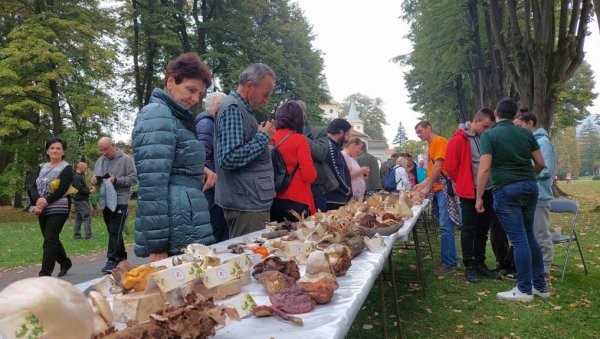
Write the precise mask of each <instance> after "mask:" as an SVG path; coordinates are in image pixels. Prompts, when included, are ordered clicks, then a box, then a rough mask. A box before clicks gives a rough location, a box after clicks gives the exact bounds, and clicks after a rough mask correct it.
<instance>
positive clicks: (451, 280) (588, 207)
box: [348, 180, 600, 338]
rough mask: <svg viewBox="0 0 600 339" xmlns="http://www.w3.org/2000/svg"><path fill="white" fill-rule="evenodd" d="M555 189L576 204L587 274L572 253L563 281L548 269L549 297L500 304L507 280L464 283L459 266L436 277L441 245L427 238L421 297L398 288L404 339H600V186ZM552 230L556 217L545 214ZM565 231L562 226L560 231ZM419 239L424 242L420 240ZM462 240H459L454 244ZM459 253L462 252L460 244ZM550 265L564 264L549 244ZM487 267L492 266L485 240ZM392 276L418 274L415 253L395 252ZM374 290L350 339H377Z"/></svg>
mask: <svg viewBox="0 0 600 339" xmlns="http://www.w3.org/2000/svg"><path fill="white" fill-rule="evenodd" d="M560 187H561V188H562V189H563V190H565V191H566V192H569V193H571V194H573V196H574V198H575V199H576V200H577V201H578V203H579V208H580V214H579V217H578V222H577V227H578V228H577V231H578V235H579V237H580V242H581V246H582V250H583V252H584V258H585V260H586V264H587V268H588V271H589V274H588V275H587V276H586V275H585V274H584V271H583V265H582V264H581V260H580V258H579V253H578V252H577V247H576V246H575V247H574V248H572V249H571V255H570V257H569V263H568V265H567V271H566V273H565V279H564V281H563V282H560V281H559V279H560V272H559V271H558V267H557V268H556V270H555V271H553V272H552V276H553V278H557V279H556V280H553V287H554V295H553V296H552V297H551V298H549V299H546V300H542V299H539V298H536V299H535V300H534V302H531V303H515V302H506V301H499V300H497V298H496V293H497V292H500V291H506V290H509V289H511V288H512V287H513V286H514V284H515V283H514V282H513V281H508V280H504V281H499V280H483V281H482V282H481V283H478V284H467V283H466V282H465V279H464V276H463V270H462V268H461V269H459V270H458V271H457V273H456V274H454V275H452V276H448V277H440V278H438V277H436V276H434V275H433V273H432V271H433V268H434V267H435V266H436V265H437V263H438V262H439V240H438V239H435V238H436V236H435V235H434V237H433V240H434V243H433V250H434V256H433V259H431V258H428V259H427V260H425V272H426V275H427V288H426V295H424V294H423V293H422V292H421V291H420V290H419V288H418V286H414V285H413V286H410V285H407V284H404V285H399V288H398V297H399V300H398V303H399V306H400V314H401V316H400V320H399V322H400V326H401V330H402V336H403V337H404V336H406V337H409V338H414V337H421V338H436V337H445V338H534V337H537V338H599V337H600V282H599V281H600V272H599V268H600V212H598V211H594V209H595V207H596V206H598V205H600V181H591V180H585V181H584V180H577V181H573V182H572V183H571V184H570V185H566V184H565V183H564V182H563V183H561V184H560ZM551 219H552V225H551V229H552V228H553V227H554V226H555V225H557V224H558V223H560V222H561V219H562V218H561V217H557V216H555V215H551ZM565 232H566V227H563V233H565ZM421 239H422V238H421ZM459 245H460V238H459V237H458V235H457V246H459ZM458 248H459V255H460V247H458ZM554 249H555V255H554V263H555V264H558V263H562V262H563V261H564V254H565V250H566V245H555V247H554ZM487 258H488V265H489V266H491V267H494V266H495V262H494V261H495V260H494V259H493V258H494V256H493V254H492V252H491V247H490V246H489V243H488V255H487ZM393 259H394V262H395V264H394V267H395V270H396V276H398V277H400V276H401V275H402V274H410V273H415V272H416V267H415V265H416V262H415V260H414V251H407V250H401V251H400V252H399V251H395V253H394V258H393ZM386 302H387V308H386V312H387V317H388V321H387V323H388V334H389V335H390V336H392V337H394V336H395V335H396V333H397V332H396V330H395V328H393V327H392V326H393V324H394V322H396V321H398V320H397V319H395V315H394V308H393V304H392V293H391V284H390V283H386ZM379 312H380V306H379V290H378V288H377V284H376V285H375V287H374V288H373V289H372V290H371V293H370V295H369V297H368V299H367V300H366V302H365V304H364V305H363V307H362V310H361V311H360V313H359V314H358V316H357V317H356V319H355V320H354V323H353V325H352V328H351V330H350V332H349V333H348V338H380V337H381V336H382V331H381V316H380V314H379Z"/></svg>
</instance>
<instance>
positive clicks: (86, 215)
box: [72, 162, 96, 240]
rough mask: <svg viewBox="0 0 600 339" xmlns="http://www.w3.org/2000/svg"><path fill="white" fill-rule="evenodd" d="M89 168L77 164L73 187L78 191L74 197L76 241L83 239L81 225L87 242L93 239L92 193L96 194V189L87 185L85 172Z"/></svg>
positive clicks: (83, 163) (83, 164)
mask: <svg viewBox="0 0 600 339" xmlns="http://www.w3.org/2000/svg"><path fill="white" fill-rule="evenodd" d="M87 169H88V166H87V164H86V163H85V162H80V163H78V164H77V168H76V169H75V173H74V174H73V183H72V185H73V187H75V188H76V189H77V193H76V194H74V195H73V205H74V206H75V224H74V225H73V229H74V231H75V234H74V238H75V240H80V239H81V224H83V229H84V230H85V240H89V239H91V238H92V217H91V215H90V201H89V197H90V193H95V192H96V188H95V187H94V186H92V187H91V190H90V188H88V186H87V185H86V183H85V172H86V171H87Z"/></svg>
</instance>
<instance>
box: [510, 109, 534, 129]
mask: <svg viewBox="0 0 600 339" xmlns="http://www.w3.org/2000/svg"><path fill="white" fill-rule="evenodd" d="M515 119H519V120H523V121H525V122H530V121H531V122H533V127H536V126H537V117H536V116H535V113H533V112H529V111H526V112H519V113H517V115H515Z"/></svg>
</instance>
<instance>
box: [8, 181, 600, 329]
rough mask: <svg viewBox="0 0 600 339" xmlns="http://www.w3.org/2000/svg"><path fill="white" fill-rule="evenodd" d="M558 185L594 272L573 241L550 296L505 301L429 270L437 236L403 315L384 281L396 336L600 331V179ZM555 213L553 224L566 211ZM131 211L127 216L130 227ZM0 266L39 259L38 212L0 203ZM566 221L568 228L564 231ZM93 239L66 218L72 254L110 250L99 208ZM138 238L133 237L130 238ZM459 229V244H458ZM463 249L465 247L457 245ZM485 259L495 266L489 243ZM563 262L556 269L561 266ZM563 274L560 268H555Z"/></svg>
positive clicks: (371, 300) (375, 312)
mask: <svg viewBox="0 0 600 339" xmlns="http://www.w3.org/2000/svg"><path fill="white" fill-rule="evenodd" d="M561 188H562V189H563V190H565V191H567V192H569V193H571V194H573V198H575V199H576V200H577V201H578V202H579V204H580V214H579V219H578V223H577V226H578V231H579V236H580V240H581V245H582V247H583V251H584V256H585V259H586V262H587V266H588V270H589V275H587V276H586V275H584V273H583V266H582V264H581V260H580V258H579V254H578V252H577V249H576V247H574V248H572V251H571V257H570V259H569V264H568V267H567V273H566V275H565V279H564V282H560V281H558V280H556V279H555V280H554V281H553V287H554V292H555V294H554V295H553V296H552V297H551V298H550V299H548V300H541V299H538V298H536V299H535V301H534V302H532V303H528V304H527V303H511V302H501V301H498V300H497V299H496V293H497V292H499V291H504V290H508V289H510V288H512V287H513V284H514V282H512V281H507V280H505V281H498V280H484V281H482V282H481V283H478V284H467V283H466V282H465V280H464V277H463V275H462V269H461V270H459V271H458V272H457V273H456V274H455V275H453V276H449V277H444V278H437V277H435V276H434V275H433V274H432V270H433V267H434V266H435V265H436V264H437V263H438V262H439V241H438V240H437V239H436V236H437V234H434V235H433V237H432V240H433V249H434V255H433V258H431V257H429V258H427V259H426V260H425V271H426V275H427V284H428V285H427V288H426V293H425V294H424V293H422V291H421V290H420V288H419V287H418V286H415V285H407V284H400V285H399V289H398V296H399V300H398V303H399V306H400V313H401V316H400V319H396V318H395V315H394V308H393V304H392V299H393V298H392V293H391V285H390V283H389V282H386V285H385V286H386V288H385V293H386V301H387V308H386V310H387V317H388V333H389V334H390V336H392V337H394V336H396V333H397V332H396V329H395V328H394V327H393V325H394V323H397V322H399V323H400V326H401V330H402V335H403V336H406V337H410V338H413V337H423V338H435V337H449V338H456V337H459V338H472V337H477V338H481V337H483V338H501V337H506V338H531V337H555V338H593V337H599V336H600V307H599V306H598V305H599V304H600V283H599V281H600V273H599V270H598V269H599V263H600V235H599V231H600V212H598V211H595V210H594V209H595V207H596V206H598V205H600V181H592V180H577V181H574V182H573V183H572V184H570V185H566V184H565V183H564V182H563V183H561ZM553 217H554V218H553V219H552V223H553V226H555V225H556V224H558V223H559V222H561V218H558V217H555V216H553ZM133 219H134V218H133V216H132V215H130V217H129V218H128V224H129V228H130V230H133ZM0 230H1V232H2V237H0V272H1V271H2V270H5V269H7V268H13V267H18V266H26V265H31V264H37V263H39V262H40V259H41V242H42V236H41V234H40V231H39V228H38V224H37V219H36V218H35V217H33V216H32V215H29V214H27V213H25V212H21V211H20V210H15V209H12V208H2V209H1V210H0ZM565 231H566V227H564V228H563V232H565ZM93 232H94V237H95V239H93V240H91V241H83V240H79V241H75V240H73V219H70V220H69V221H68V222H67V225H66V227H65V229H64V230H63V233H62V236H61V239H62V240H63V243H64V245H65V248H66V250H67V253H68V254H69V255H70V256H75V255H80V254H85V253H90V252H94V251H103V250H105V249H106V241H107V238H106V229H105V226H104V223H103V222H102V218H101V215H100V214H98V215H96V216H95V217H94V222H93ZM126 241H128V242H133V236H132V235H129V236H127V237H126ZM458 244H459V243H458V235H457V245H458ZM459 248H460V247H459ZM565 249H566V245H561V246H555V260H554V262H555V263H556V264H558V263H562V261H563V259H564V253H565ZM393 258H394V262H395V267H396V275H397V276H398V277H400V276H401V275H403V274H408V273H413V274H414V273H415V269H416V266H415V265H416V262H415V260H414V252H413V251H408V250H401V251H395V253H394V257H393ZM488 265H489V266H491V267H494V266H495V263H494V260H493V255H492V252H491V249H489V246H488ZM557 269H558V268H557ZM552 275H553V277H554V278H557V279H558V278H559V277H560V275H559V272H558V271H554V272H553V274H552ZM380 337H382V330H381V315H380V310H379V290H378V288H377V285H375V287H374V288H373V289H372V291H371V293H370V295H369V297H368V299H367V301H366V302H365V304H364V305H363V307H362V310H361V311H360V312H359V314H358V316H357V317H356V319H355V321H354V323H353V325H352V328H351V330H350V332H349V333H348V338H380Z"/></svg>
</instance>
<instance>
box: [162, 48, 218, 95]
mask: <svg viewBox="0 0 600 339" xmlns="http://www.w3.org/2000/svg"><path fill="white" fill-rule="evenodd" d="M169 77H173V79H175V84H177V85H179V84H180V83H181V82H182V81H183V80H185V79H196V80H200V81H202V82H203V83H204V85H206V87H210V85H212V75H211V74H210V70H209V69H208V66H206V64H205V63H204V62H202V59H200V57H199V56H198V54H196V53H191V52H189V53H183V54H181V55H180V56H178V57H176V58H174V59H172V60H171V61H169V64H168V65H167V70H166V71H165V84H166V83H167V80H168V79H169Z"/></svg>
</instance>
